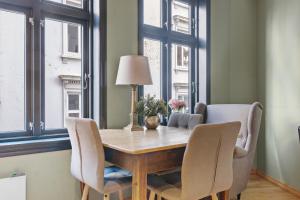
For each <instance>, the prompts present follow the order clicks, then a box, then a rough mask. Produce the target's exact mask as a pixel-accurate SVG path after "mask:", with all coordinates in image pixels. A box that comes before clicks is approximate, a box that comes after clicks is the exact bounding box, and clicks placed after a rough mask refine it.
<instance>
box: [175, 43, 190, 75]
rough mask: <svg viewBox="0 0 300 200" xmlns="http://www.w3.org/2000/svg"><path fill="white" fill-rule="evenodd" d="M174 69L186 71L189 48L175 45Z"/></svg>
mask: <svg viewBox="0 0 300 200" xmlns="http://www.w3.org/2000/svg"><path fill="white" fill-rule="evenodd" d="M174 48H175V50H176V51H175V55H174V58H175V67H174V70H188V65H189V56H190V55H189V48H188V47H185V46H181V45H175V46H174Z"/></svg>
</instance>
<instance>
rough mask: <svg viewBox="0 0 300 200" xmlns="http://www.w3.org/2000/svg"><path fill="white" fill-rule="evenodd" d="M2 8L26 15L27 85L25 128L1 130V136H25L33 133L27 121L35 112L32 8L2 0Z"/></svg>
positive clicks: (0, 3)
mask: <svg viewBox="0 0 300 200" xmlns="http://www.w3.org/2000/svg"><path fill="white" fill-rule="evenodd" d="M0 9H1V10H4V11H8V12H17V13H22V14H24V15H25V19H26V22H25V37H24V39H25V41H24V42H25V45H26V46H25V52H24V54H25V60H26V62H25V66H24V68H25V69H24V80H25V87H24V90H25V91H24V96H25V97H24V100H25V101H24V102H25V104H24V113H23V114H24V130H14V131H6V132H0V139H1V138H8V137H24V136H28V135H30V134H31V133H32V130H31V128H30V125H29V124H28V123H27V121H29V120H32V119H33V113H32V112H31V108H32V105H31V101H32V95H31V94H32V92H33V91H32V82H31V78H32V74H31V73H30V72H31V62H32V55H31V43H32V35H31V25H30V22H29V18H30V15H31V11H30V9H28V8H26V7H21V6H13V5H10V4H6V3H4V2H1V1H0Z"/></svg>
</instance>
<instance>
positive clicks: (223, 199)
mask: <svg viewBox="0 0 300 200" xmlns="http://www.w3.org/2000/svg"><path fill="white" fill-rule="evenodd" d="M220 199H221V200H229V190H226V191H223V192H221V193H220Z"/></svg>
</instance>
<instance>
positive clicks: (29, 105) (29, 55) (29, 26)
mask: <svg viewBox="0 0 300 200" xmlns="http://www.w3.org/2000/svg"><path fill="white" fill-rule="evenodd" d="M33 31H34V20H33V17H32V16H31V15H29V14H27V15H26V73H25V77H26V91H25V96H26V105H25V106H26V110H25V116H26V117H25V123H26V126H25V128H26V132H27V134H28V135H31V136H32V135H33V126H34V123H33V90H34V89H33V81H32V77H33V73H32V72H33V66H34V64H33V54H34V49H33Z"/></svg>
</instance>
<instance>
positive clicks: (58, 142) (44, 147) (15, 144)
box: [0, 136, 71, 158]
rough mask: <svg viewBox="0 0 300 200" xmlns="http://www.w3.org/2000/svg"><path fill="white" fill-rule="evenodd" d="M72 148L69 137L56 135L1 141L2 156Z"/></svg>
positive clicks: (0, 154)
mask: <svg viewBox="0 0 300 200" xmlns="http://www.w3.org/2000/svg"><path fill="white" fill-rule="evenodd" d="M67 149H71V144H70V140H69V137H67V136H66V137H55V138H44V139H32V140H22V141H8V142H1V143H0V158H3V157H11V156H19V155H26V154H34V153H43V152H52V151H61V150H67Z"/></svg>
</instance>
